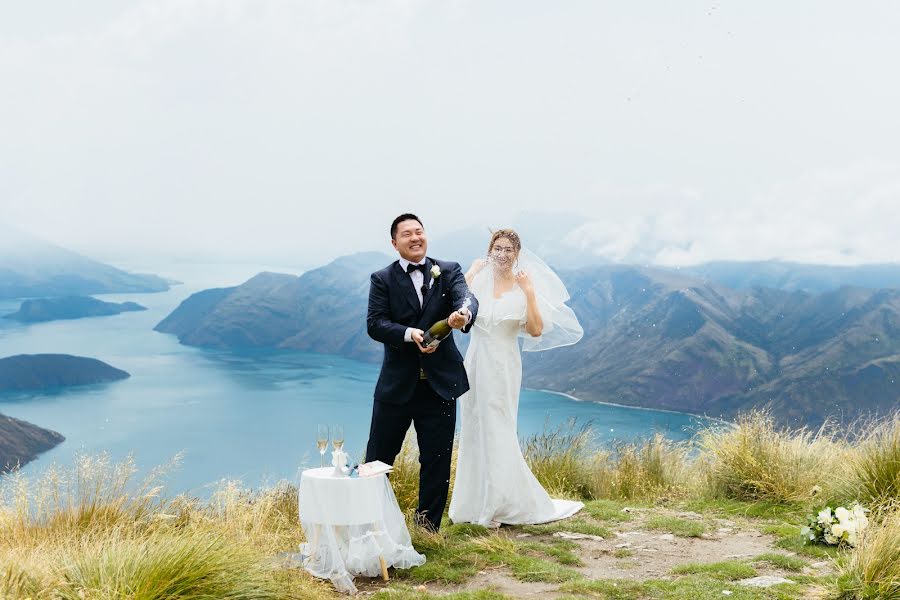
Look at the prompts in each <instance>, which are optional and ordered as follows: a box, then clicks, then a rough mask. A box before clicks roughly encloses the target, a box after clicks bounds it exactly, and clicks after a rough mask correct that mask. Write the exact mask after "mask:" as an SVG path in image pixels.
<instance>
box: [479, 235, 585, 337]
mask: <svg viewBox="0 0 900 600" xmlns="http://www.w3.org/2000/svg"><path fill="white" fill-rule="evenodd" d="M510 241H511V240H509V238H504V237H498V238H497V239H496V240H494V243H492V244H491V249H490V252H489V254H488V257H487V264H486V265H485V268H483V269H482V270H481V271H480V272H479V273H478V274H477V275H475V277H474V278H473V279H472V284H471V285H470V286H469V287H470V289H471V290H472V293H473V294H475V297H476V298H478V300H479V302H480V303H482V305H484V303H487V302H493V301H494V282H495V279H497V278H502V277H506V276H508V274H509V273H510V271H511V273H512V274H513V275H514V274H515V273H517V272H519V271H525V272H526V273H527V274H528V276H529V277H530V278H531V281H532V283H533V285H534V292H535V297H536V298H537V302H538V310H539V311H540V313H541V319H542V320H543V322H544V327H543V331H542V333H541V335H540V336H537V337H533V336H531V335H528V334H527V333H526V332H525V329H524V325H525V310H524V308H522V305H521V304H515V305H510V304H499V303H498V304H497V308H498V309H500V310H503V308H502V307H504V306H516V307H517V308H516V309H514V310H511V311H510V312H509V314H496V313H495V314H494V315H493V316H494V318H493V319H492V320H491V321H487V320H483V319H476V321H475V327H479V328H481V329H482V330H483V331H486V332H487V331H489V330H490V328H491V327H492V326H493V323H496V322H497V321H505V320H516V321H519V322H520V324H521V326H522V327H521V328H520V336H521V337H522V338H523V342H522V350H523V351H526V352H537V351H541V350H550V349H551V348H558V347H560V346H570V345H572V344H575V343H577V342H578V341H579V340H580V339H581V338H582V337H583V335H584V330H583V329H582V327H581V324H580V323H579V322H578V317H576V316H575V313H574V312H573V311H572V309H571V308H569V307H568V306H567V305H566V301H568V300H569V292H568V290H566V286H565V284H563V282H562V280H560V278H559V276H558V275H557V274H556V273H555V272H554V271H553V269H551V268H550V267H549V266H548V265H547V264H546V263H545V262H544V261H543V260H541V259H540V258H539V257H538V256H537V255H535V254H534V253H533V252H531V251H530V250H528V249H527V248H521V249H520V250H518V252H516V253H515V254H513V253H510V252H509V251H508V247H510V246H514V245H516V244H514V243H513V244H511V243H510ZM516 241H518V240H517V239H516ZM496 247H501V250H502V251H501V252H495V251H494V249H495V248H496ZM513 292H518V293H521V291H520V290H519V289H518V288H517V287H516V288H514V290H513Z"/></svg>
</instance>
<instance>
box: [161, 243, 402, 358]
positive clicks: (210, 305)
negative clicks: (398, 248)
mask: <svg viewBox="0 0 900 600" xmlns="http://www.w3.org/2000/svg"><path fill="white" fill-rule="evenodd" d="M390 261H391V257H389V256H387V255H384V254H379V253H376V252H371V253H361V254H355V255H352V256H346V257H342V258H339V259H337V260H335V261H334V262H332V263H330V264H329V265H327V266H325V267H321V268H319V269H313V270H311V271H307V272H306V273H304V274H303V275H301V276H299V277H297V276H294V275H283V274H279V273H260V274H259V275H257V276H255V277H253V278H251V279H250V280H248V281H247V282H246V283H244V284H242V285H239V286H235V287H230V288H218V289H211V290H204V291H202V292H198V293H196V294H193V295H191V296H190V297H189V298H187V299H186V300H185V301H184V302H182V303H181V305H180V306H178V308H176V309H175V310H174V311H173V312H172V313H171V314H170V315H169V316H168V317H166V318H165V319H164V320H163V321H162V322H160V323H159V324H158V325H157V326H156V327H155V329H156V331H161V332H163V333H172V334H175V335H177V336H178V339H179V341H180V342H181V343H183V344H188V345H192V346H206V347H212V348H241V347H275V348H292V349H296V350H309V351H314V352H323V353H329V354H341V355H344V356H349V357H352V358H357V359H361V360H367V361H374V360H376V359H378V358H379V357H380V356H381V347H380V346H379V345H378V344H376V343H375V342H373V341H372V340H371V339H369V337H368V335H366V323H365V311H366V302H367V298H368V294H369V275H370V274H371V273H372V272H373V271H375V270H377V269H380V268H381V267H383V266H384V265H386V264H388V263H389V262H390Z"/></svg>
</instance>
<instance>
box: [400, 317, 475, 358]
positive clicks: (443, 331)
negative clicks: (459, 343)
mask: <svg viewBox="0 0 900 600" xmlns="http://www.w3.org/2000/svg"><path fill="white" fill-rule="evenodd" d="M470 318H471V313H470V312H469V309H468V308H466V307H465V306H463V307H462V308H460V309H459V310H455V311H453V312H452V313H450V316H449V317H447V318H446V319H444V320H443V321H438V322H437V323H435V324H434V325H432V326H431V329H429V330H428V332H425V331H422V330H421V329H411V330H410V337H411V338H412V341H413V342H415V343H416V346H417V347H418V348H419V351H420V352H422V353H423V354H431V353H432V352H434V351H435V350H437V347H438V344H440V342H441V340H443V339H444V338H445V337H447V336H448V335H450V330H451V329H462V328H463V327H465V326H466V325H468V323H469V319H470Z"/></svg>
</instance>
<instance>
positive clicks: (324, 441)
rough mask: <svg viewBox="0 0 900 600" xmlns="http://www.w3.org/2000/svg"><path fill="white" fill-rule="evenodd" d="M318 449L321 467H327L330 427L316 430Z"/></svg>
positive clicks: (325, 426)
mask: <svg viewBox="0 0 900 600" xmlns="http://www.w3.org/2000/svg"><path fill="white" fill-rule="evenodd" d="M316 447H317V448H318V449H319V458H320V460H319V466H322V467H324V466H325V450H327V449H328V425H319V426H318V427H317V428H316Z"/></svg>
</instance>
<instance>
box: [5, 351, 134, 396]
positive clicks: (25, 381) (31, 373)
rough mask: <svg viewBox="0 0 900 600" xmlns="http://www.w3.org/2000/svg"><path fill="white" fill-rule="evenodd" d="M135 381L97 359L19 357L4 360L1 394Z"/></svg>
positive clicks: (43, 355) (81, 357) (56, 355)
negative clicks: (127, 380)
mask: <svg viewBox="0 0 900 600" xmlns="http://www.w3.org/2000/svg"><path fill="white" fill-rule="evenodd" d="M129 377H131V375H130V374H128V373H127V372H125V371H123V370H121V369H117V368H115V367H113V366H110V365H108V364H106V363H105V362H103V361H101V360H97V359H96V358H86V357H83V356H72V355H70V354H18V355H16V356H8V357H6V358H0V392H4V391H18V390H40V389H47V388H55V387H62V386H70V385H88V384H92V383H106V382H109V381H119V380H120V379H127V378H129Z"/></svg>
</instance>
